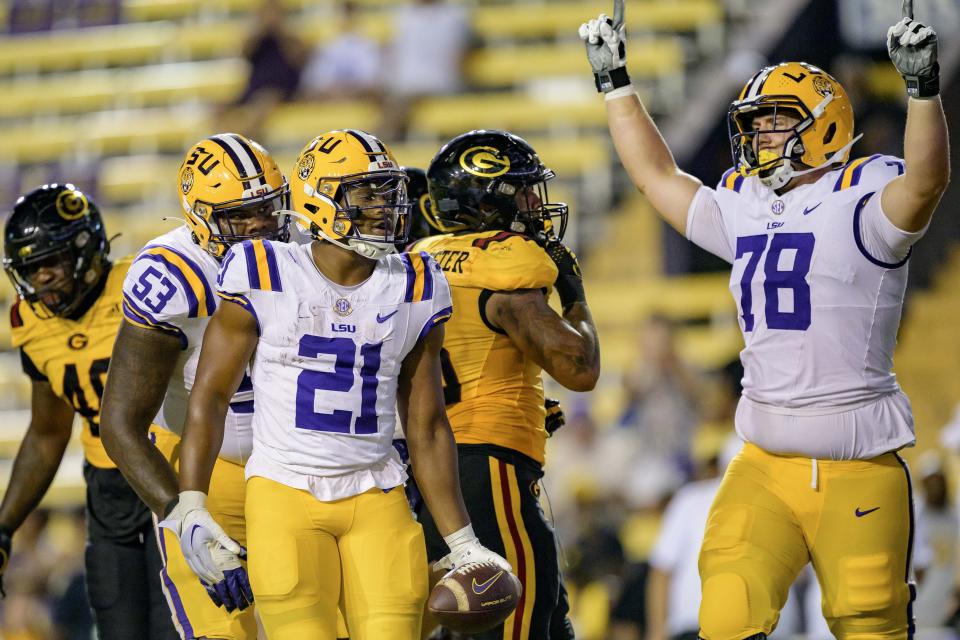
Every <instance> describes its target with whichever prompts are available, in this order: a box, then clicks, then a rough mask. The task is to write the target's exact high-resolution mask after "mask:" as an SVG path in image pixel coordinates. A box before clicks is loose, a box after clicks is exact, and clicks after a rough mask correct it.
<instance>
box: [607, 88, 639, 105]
mask: <svg viewBox="0 0 960 640" xmlns="http://www.w3.org/2000/svg"><path fill="white" fill-rule="evenodd" d="M627 96H637V99H638V100H639V99H640V96H639V95H638V94H637V90H636V89H634V88H633V85H632V84H628V85H627V86H625V87H618V88H616V89H614V90H612V91H608V92H606V93H605V94H603V100H604V102H610V101H611V100H616V99H618V98H626V97H627Z"/></svg>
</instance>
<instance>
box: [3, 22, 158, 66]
mask: <svg viewBox="0 0 960 640" xmlns="http://www.w3.org/2000/svg"><path fill="white" fill-rule="evenodd" d="M175 34H176V27H175V26H174V25H173V24H172V23H169V22H149V23H142V24H132V25H113V26H108V27H89V28H86V29H77V30H73V29H71V30H64V31H50V32H44V33H38V34H29V35H16V36H10V37H6V38H2V39H0V73H3V74H8V73H11V72H13V71H17V70H27V71H30V70H38V71H57V70H65V69H79V68H85V67H95V66H108V65H121V66H125V65H132V64H141V63H143V62H147V61H150V60H153V59H156V58H157V57H158V56H159V55H160V54H161V53H163V52H164V51H165V50H166V49H167V48H168V47H169V46H170V45H171V44H172V42H173V38H174V36H175Z"/></svg>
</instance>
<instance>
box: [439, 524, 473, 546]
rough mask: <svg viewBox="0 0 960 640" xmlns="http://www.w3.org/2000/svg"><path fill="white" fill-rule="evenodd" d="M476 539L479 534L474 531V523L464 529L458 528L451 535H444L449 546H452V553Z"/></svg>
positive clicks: (444, 539)
mask: <svg viewBox="0 0 960 640" xmlns="http://www.w3.org/2000/svg"><path fill="white" fill-rule="evenodd" d="M476 539H477V534H475V533H474V532H473V524H468V525H467V526H465V527H464V528H463V529H458V530H457V531H454V532H453V533H451V534H450V535H448V536H444V537H443V541H444V542H446V543H447V547H449V548H450V551H451V553H452V552H453V551H455V550H456V549H457V548H458V547H462V546H463V545H465V544H469V543H471V542H473V541H474V540H476Z"/></svg>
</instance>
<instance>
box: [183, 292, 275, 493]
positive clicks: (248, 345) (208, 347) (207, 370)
mask: <svg viewBox="0 0 960 640" xmlns="http://www.w3.org/2000/svg"><path fill="white" fill-rule="evenodd" d="M258 340H259V335H258V333H257V321H256V319H254V317H253V316H252V315H251V314H250V313H249V312H248V311H246V310H245V309H243V308H242V307H240V306H239V305H237V304H234V303H232V302H228V301H225V302H223V303H222V304H221V305H220V306H219V307H218V308H217V311H216V313H214V314H213V317H212V318H211V319H210V323H209V324H208V325H207V329H206V331H205V332H204V334H203V347H202V349H201V350H200V363H199V365H198V366H197V376H196V381H195V382H194V383H193V389H191V391H190V404H189V407H188V409H187V421H186V423H185V424H184V427H183V443H182V445H181V449H180V490H181V491H202V492H204V493H206V492H207V490H208V489H209V487H210V475H211V473H213V465H214V463H215V462H216V460H217V455H218V454H219V453H220V446H221V445H222V444H223V428H224V421H225V420H226V417H227V409H228V407H229V405H230V399H231V398H232V397H233V394H234V393H236V391H237V387H239V386H240V381H241V380H242V379H243V372H244V371H246V368H247V364H248V363H249V362H250V358H251V356H253V352H254V350H255V349H256V348H257V341H258Z"/></svg>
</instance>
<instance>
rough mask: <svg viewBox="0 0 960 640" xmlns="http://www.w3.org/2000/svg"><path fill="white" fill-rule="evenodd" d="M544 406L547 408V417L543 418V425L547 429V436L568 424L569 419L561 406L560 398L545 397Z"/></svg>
mask: <svg viewBox="0 0 960 640" xmlns="http://www.w3.org/2000/svg"><path fill="white" fill-rule="evenodd" d="M543 406H544V408H545V409H546V410H547V417H546V418H545V419H544V420H543V427H544V428H545V429H546V430H547V436H552V435H553V432H554V431H556V430H557V429H559V428H560V427H562V426H563V425H565V424H567V419H566V418H565V417H564V415H563V409H561V408H560V401H559V400H556V399H554V398H544V399H543Z"/></svg>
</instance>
